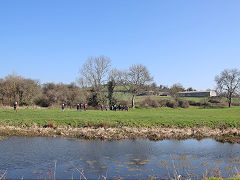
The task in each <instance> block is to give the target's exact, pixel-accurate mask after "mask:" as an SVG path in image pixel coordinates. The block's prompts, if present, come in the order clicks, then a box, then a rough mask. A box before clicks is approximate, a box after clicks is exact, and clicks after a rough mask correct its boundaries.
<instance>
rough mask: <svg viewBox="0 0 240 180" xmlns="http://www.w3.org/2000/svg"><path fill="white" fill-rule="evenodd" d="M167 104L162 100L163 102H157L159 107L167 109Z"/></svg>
mask: <svg viewBox="0 0 240 180" xmlns="http://www.w3.org/2000/svg"><path fill="white" fill-rule="evenodd" d="M167 102H168V100H166V99H163V100H160V101H158V104H159V106H160V107H167Z"/></svg>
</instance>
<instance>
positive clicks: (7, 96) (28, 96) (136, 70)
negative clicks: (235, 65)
mask: <svg viewBox="0 0 240 180" xmlns="http://www.w3.org/2000/svg"><path fill="white" fill-rule="evenodd" d="M79 73H80V77H79V78H78V81H77V84H78V85H76V84H75V83H71V84H63V83H59V84H55V83H46V84H43V85H41V84H40V82H39V81H38V80H32V79H28V78H23V77H21V76H17V75H8V76H7V77H5V78H4V79H0V104H2V105H12V104H13V103H14V102H15V101H17V102H19V104H20V105H34V104H36V105H40V106H44V107H48V106H52V105H55V104H61V103H65V104H66V105H68V106H70V107H72V106H75V105H76V104H78V103H80V102H81V103H88V104H89V105H91V106H97V105H100V104H107V103H108V104H109V106H112V105H114V104H117V101H118V100H117V99H116V96H114V92H116V91H120V92H127V93H130V94H131V95H132V98H131V104H132V107H133V108H134V107H135V98H136V96H137V95H140V94H144V93H146V92H150V91H156V92H157V91H163V92H168V93H169V94H170V95H171V96H173V97H175V99H177V98H178V95H179V94H178V92H180V91H185V90H187V91H193V90H194V89H193V88H188V89H185V88H184V87H183V86H182V85H181V84H174V85H173V86H172V87H171V88H168V87H167V86H163V85H161V86H160V87H157V85H156V84H155V83H153V77H152V76H151V75H150V72H149V71H148V69H147V68H146V66H144V65H141V64H135V65H132V66H130V67H129V68H128V69H127V70H119V69H115V68H111V60H110V59H109V58H108V57H105V56H99V57H90V58H89V59H88V60H87V61H86V62H85V63H84V64H83V66H82V67H81V68H80V72H79ZM215 81H216V85H217V92H218V94H219V95H221V96H225V97H226V98H227V100H228V103H229V107H230V106H231V103H232V98H233V97H234V96H237V95H239V93H240V71H239V70H237V69H231V70H224V71H223V72H222V73H221V74H220V75H218V76H216V78H215ZM116 87H117V89H116Z"/></svg>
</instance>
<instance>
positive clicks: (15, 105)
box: [13, 101, 17, 112]
mask: <svg viewBox="0 0 240 180" xmlns="http://www.w3.org/2000/svg"><path fill="white" fill-rule="evenodd" d="M13 107H14V111H16V112H17V101H16V102H15V103H14V105H13Z"/></svg>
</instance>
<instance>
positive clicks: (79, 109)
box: [62, 104, 87, 112]
mask: <svg viewBox="0 0 240 180" xmlns="http://www.w3.org/2000/svg"><path fill="white" fill-rule="evenodd" d="M64 109H65V104H62V112H64ZM82 109H84V111H86V110H87V104H77V111H81V110H82Z"/></svg>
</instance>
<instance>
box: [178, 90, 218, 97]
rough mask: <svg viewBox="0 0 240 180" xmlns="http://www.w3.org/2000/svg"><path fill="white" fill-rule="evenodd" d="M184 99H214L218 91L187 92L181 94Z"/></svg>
mask: <svg viewBox="0 0 240 180" xmlns="http://www.w3.org/2000/svg"><path fill="white" fill-rule="evenodd" d="M179 95H180V96H182V97H214V96H217V93H216V91H186V92H179Z"/></svg>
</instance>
